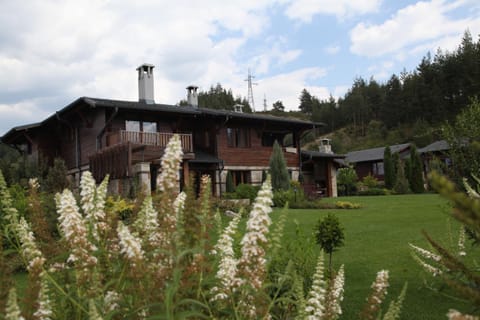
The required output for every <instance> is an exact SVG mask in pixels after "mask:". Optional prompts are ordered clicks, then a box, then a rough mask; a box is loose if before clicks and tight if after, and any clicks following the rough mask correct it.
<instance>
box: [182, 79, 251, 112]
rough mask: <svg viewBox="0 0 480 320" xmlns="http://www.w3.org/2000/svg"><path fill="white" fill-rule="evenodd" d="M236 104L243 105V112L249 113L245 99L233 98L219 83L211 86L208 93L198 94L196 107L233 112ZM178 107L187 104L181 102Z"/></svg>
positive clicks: (249, 108)
mask: <svg viewBox="0 0 480 320" xmlns="http://www.w3.org/2000/svg"><path fill="white" fill-rule="evenodd" d="M236 104H241V105H243V112H247V113H251V112H252V108H251V106H250V104H249V103H248V100H247V99H246V98H242V97H240V96H237V97H234V95H233V93H232V90H231V89H228V90H227V89H225V88H223V87H222V85H221V84H220V83H217V85H216V86H213V85H212V86H211V87H210V89H209V90H208V91H200V92H199V93H198V106H199V107H201V108H208V109H220V110H230V111H234V109H235V108H234V106H235V105H236ZM179 105H180V106H187V105H188V102H187V101H185V100H182V101H180V102H179Z"/></svg>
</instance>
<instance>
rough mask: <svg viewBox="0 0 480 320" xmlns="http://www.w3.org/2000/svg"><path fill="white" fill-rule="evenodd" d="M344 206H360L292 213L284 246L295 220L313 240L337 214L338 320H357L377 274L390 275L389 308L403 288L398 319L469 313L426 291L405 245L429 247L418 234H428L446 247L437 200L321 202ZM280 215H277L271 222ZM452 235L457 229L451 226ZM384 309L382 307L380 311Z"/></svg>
mask: <svg viewBox="0 0 480 320" xmlns="http://www.w3.org/2000/svg"><path fill="white" fill-rule="evenodd" d="M337 200H342V201H344V200H346V201H352V202H356V203H360V204H361V205H362V208H361V209H356V210H300V209H291V210H289V213H288V222H287V225H286V230H285V238H284V239H285V241H289V238H291V237H292V236H295V233H294V229H295V227H294V223H293V221H294V219H296V220H297V221H298V222H299V224H300V227H301V228H302V230H304V232H305V233H306V234H311V232H312V231H313V227H314V226H315V224H316V222H317V221H318V219H319V218H321V217H323V216H325V215H326V214H327V213H329V212H333V213H335V214H336V215H337V216H338V218H339V220H340V222H341V224H342V226H343V227H344V228H345V246H343V247H341V248H340V249H339V251H337V252H335V253H334V257H333V264H334V266H335V269H338V267H339V266H340V265H341V264H344V265H345V277H346V280H345V298H344V301H343V303H342V307H343V313H344V314H343V317H342V319H356V318H357V314H358V312H359V311H360V309H361V308H362V306H363V303H364V301H365V299H366V297H367V295H368V294H369V292H370V285H371V283H372V281H373V280H374V279H375V276H376V273H377V271H379V270H382V269H387V270H389V271H390V288H389V290H388V293H389V295H388V298H389V299H387V303H388V301H389V300H390V299H392V298H396V297H397V296H398V295H399V293H400V291H401V288H402V286H403V284H404V283H405V282H408V291H407V296H406V299H405V302H404V304H403V309H402V317H401V318H402V319H422V320H425V319H446V316H445V314H446V313H447V311H448V310H449V309H450V308H456V309H459V310H462V311H471V310H469V309H468V308H467V305H466V304H465V303H463V302H462V301H458V300H455V299H453V298H450V297H447V296H446V295H445V294H440V293H437V292H435V291H433V290H431V289H428V288H427V287H426V286H425V284H424V280H425V279H430V277H429V276H428V275H427V274H426V273H425V272H423V270H422V269H421V267H420V266H419V265H418V264H417V263H416V262H415V261H413V259H412V258H411V255H410V250H409V247H408V243H409V242H411V243H414V244H417V245H420V246H423V247H427V248H428V245H427V242H426V240H425V239H424V238H423V235H422V234H421V231H422V230H426V231H427V232H428V233H429V234H430V235H431V236H433V238H434V239H436V240H443V241H446V242H447V243H449V242H448V238H449V236H448V235H449V234H451V233H449V232H448V229H449V223H448V221H449V218H448V212H449V209H448V204H447V202H446V201H445V200H444V199H442V198H440V197H439V196H438V195H434V194H425V195H403V196H376V197H348V198H347V197H342V198H338V199H325V200H324V201H329V202H332V201H337ZM279 212H280V211H279V210H275V212H274V217H275V216H277V215H278V213H279ZM450 225H451V226H452V229H453V235H454V236H456V235H457V234H458V225H457V224H456V223H454V222H452V221H451V220H450ZM385 309H386V305H385V307H384V310H385Z"/></svg>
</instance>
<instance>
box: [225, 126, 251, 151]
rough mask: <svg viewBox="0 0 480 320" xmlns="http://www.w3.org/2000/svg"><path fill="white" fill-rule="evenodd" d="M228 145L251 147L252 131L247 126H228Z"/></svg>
mask: <svg viewBox="0 0 480 320" xmlns="http://www.w3.org/2000/svg"><path fill="white" fill-rule="evenodd" d="M227 145H228V146H229V147H234V148H247V147H250V131H249V130H248V129H247V128H227Z"/></svg>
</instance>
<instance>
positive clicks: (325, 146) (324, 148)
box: [318, 138, 333, 154]
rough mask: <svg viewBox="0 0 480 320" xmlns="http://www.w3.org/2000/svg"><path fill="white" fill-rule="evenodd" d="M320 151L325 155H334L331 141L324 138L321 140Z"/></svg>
mask: <svg viewBox="0 0 480 320" xmlns="http://www.w3.org/2000/svg"><path fill="white" fill-rule="evenodd" d="M318 150H319V151H320V152H323V153H329V154H333V151H332V146H331V145H330V139H327V138H324V139H322V140H320V146H319V147H318Z"/></svg>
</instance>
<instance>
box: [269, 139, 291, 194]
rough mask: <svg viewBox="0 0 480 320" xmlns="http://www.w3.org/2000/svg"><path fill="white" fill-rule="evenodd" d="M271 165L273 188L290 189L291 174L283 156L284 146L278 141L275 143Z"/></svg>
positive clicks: (275, 189)
mask: <svg viewBox="0 0 480 320" xmlns="http://www.w3.org/2000/svg"><path fill="white" fill-rule="evenodd" d="M269 166H270V175H271V177H272V188H273V190H274V191H277V190H288V188H289V187H290V176H289V174H288V170H287V163H286V161H285V157H284V156H283V152H282V148H281V147H280V145H279V144H278V142H277V141H275V143H274V144H273V151H272V155H271V156H270V164H269Z"/></svg>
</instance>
